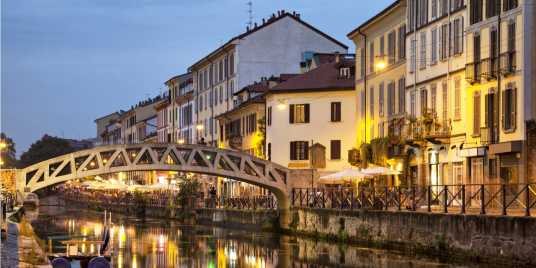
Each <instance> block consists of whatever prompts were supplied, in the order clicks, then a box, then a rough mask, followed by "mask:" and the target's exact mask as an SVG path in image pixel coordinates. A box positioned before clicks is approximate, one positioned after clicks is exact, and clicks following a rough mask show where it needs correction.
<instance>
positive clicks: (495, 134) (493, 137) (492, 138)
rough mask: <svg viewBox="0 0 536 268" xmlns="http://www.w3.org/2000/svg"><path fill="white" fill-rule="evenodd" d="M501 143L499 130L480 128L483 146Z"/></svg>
mask: <svg viewBox="0 0 536 268" xmlns="http://www.w3.org/2000/svg"><path fill="white" fill-rule="evenodd" d="M498 141H499V129H497V128H495V129H494V128H489V127H482V128H480V143H481V144H482V145H489V144H495V143H497V142H498Z"/></svg>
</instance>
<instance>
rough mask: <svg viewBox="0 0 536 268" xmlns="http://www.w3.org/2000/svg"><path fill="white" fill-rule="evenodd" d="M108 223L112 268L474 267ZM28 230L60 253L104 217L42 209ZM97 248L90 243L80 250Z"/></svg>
mask: <svg viewBox="0 0 536 268" xmlns="http://www.w3.org/2000/svg"><path fill="white" fill-rule="evenodd" d="M112 223H113V228H112V229H111V236H112V239H111V241H112V243H111V247H112V249H113V257H112V262H113V266H112V267H132V268H136V267H300V268H301V267H415V268H418V267H475V266H474V265H458V264H446V263H443V262H441V261H439V260H438V259H433V258H426V257H418V256H410V255H405V254H402V253H401V252H396V251H385V250H377V249H370V248H363V247H358V246H350V245H344V244H337V243H328V242H320V241H314V240H311V239H305V238H298V237H289V236H280V235H276V234H272V233H263V232H250V231H246V230H236V229H224V228H218V227H209V226H192V225H183V224H180V223H179V222H176V221H168V220H161V219H140V218H136V217H128V216H123V215H118V214H114V215H112ZM32 226H33V228H34V230H35V232H36V234H37V235H38V236H39V237H40V238H41V239H42V241H43V243H42V244H43V245H44V247H45V248H46V249H47V250H50V249H52V250H53V252H64V251H65V248H63V247H62V244H61V243H60V242H59V240H61V239H67V238H76V239H87V240H95V239H99V238H100V237H101V232H102V229H103V214H102V213H98V212H95V211H81V210H79V209H69V208H65V207H57V206H49V207H40V208H39V213H38V214H37V215H36V216H34V218H33V219H32ZM50 238H52V239H51V240H50V242H49V241H48V240H49V239H50ZM96 250H97V249H96V248H95V247H94V246H91V245H88V246H87V247H86V246H82V248H81V249H80V251H82V252H96Z"/></svg>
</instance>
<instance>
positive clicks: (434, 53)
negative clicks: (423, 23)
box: [430, 28, 438, 65]
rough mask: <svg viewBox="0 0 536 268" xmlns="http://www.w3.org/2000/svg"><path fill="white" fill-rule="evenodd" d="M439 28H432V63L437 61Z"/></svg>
mask: <svg viewBox="0 0 536 268" xmlns="http://www.w3.org/2000/svg"><path fill="white" fill-rule="evenodd" d="M437 46H438V44H437V28H434V29H432V51H430V65H434V64H436V63H437V49H438V47H437Z"/></svg>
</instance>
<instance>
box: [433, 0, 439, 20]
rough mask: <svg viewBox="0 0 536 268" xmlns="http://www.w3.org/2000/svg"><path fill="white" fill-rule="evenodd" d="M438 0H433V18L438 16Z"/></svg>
mask: <svg viewBox="0 0 536 268" xmlns="http://www.w3.org/2000/svg"><path fill="white" fill-rule="evenodd" d="M437 1H438V0H432V19H436V18H437Z"/></svg>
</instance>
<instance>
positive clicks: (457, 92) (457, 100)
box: [454, 77, 462, 120]
mask: <svg viewBox="0 0 536 268" xmlns="http://www.w3.org/2000/svg"><path fill="white" fill-rule="evenodd" d="M461 102H462V96H461V80H460V78H459V77H456V78H455V79H454V120H460V119H461V107H460V105H461Z"/></svg>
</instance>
